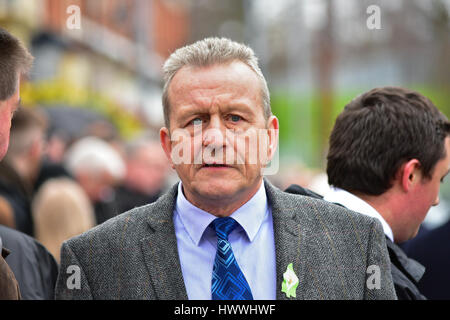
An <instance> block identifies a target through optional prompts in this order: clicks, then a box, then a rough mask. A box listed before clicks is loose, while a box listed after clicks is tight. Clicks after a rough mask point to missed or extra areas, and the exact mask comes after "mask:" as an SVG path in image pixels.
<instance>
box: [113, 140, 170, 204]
mask: <svg viewBox="0 0 450 320" xmlns="http://www.w3.org/2000/svg"><path fill="white" fill-rule="evenodd" d="M125 156H126V167H127V170H126V175H125V179H124V182H123V184H122V185H120V186H119V187H118V188H117V189H116V204H117V207H116V209H117V211H118V213H122V212H125V211H128V210H130V209H133V208H135V207H140V206H143V205H145V204H149V203H152V202H155V201H156V200H157V199H158V198H159V196H160V195H161V194H162V192H163V191H164V189H165V188H166V183H167V176H168V174H169V169H170V166H169V163H168V161H167V158H166V155H165V153H164V151H163V149H162V148H161V144H160V143H159V141H157V140H151V139H147V138H139V139H137V140H135V141H132V142H130V143H129V144H128V145H127V146H126V150H125Z"/></svg>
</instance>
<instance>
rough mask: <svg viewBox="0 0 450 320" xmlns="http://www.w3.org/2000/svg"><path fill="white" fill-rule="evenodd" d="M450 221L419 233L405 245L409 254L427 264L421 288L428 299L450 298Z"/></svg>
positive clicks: (420, 283)
mask: <svg viewBox="0 0 450 320" xmlns="http://www.w3.org/2000/svg"><path fill="white" fill-rule="evenodd" d="M449 243H450V221H448V222H447V223H445V224H444V225H442V226H440V227H438V228H436V229H432V230H429V231H427V232H424V233H422V234H419V236H417V237H416V238H414V239H412V240H409V241H408V242H407V243H406V244H407V246H405V252H406V253H407V254H408V256H410V257H412V258H414V259H416V260H417V261H419V262H420V263H421V264H423V265H424V266H425V268H426V269H427V272H425V275H424V276H423V278H422V279H421V280H420V282H419V285H418V287H419V289H420V291H421V292H423V294H424V295H426V296H427V298H428V299H437V300H444V299H445V300H449V299H450V291H449V289H448V288H449V286H450V245H449Z"/></svg>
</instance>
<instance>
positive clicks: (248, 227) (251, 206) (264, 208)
mask: <svg viewBox="0 0 450 320" xmlns="http://www.w3.org/2000/svg"><path fill="white" fill-rule="evenodd" d="M175 210H176V212H177V213H178V216H179V217H180V220H181V222H182V223H183V226H184V227H185V229H186V231H187V233H188V234H189V237H190V238H191V240H192V241H193V242H194V243H195V245H197V246H198V245H199V242H200V240H201V238H202V236H203V233H204V232H205V230H206V228H207V227H208V226H209V225H210V224H211V222H212V221H213V220H214V219H216V218H217V217H216V216H214V215H213V214H211V213H209V212H207V211H204V210H202V209H200V208H197V207H196V206H194V205H193V204H192V203H190V202H189V201H188V200H187V199H186V197H185V196H184V194H183V187H182V183H181V181H180V183H179V184H178V195H177V202H176V206H175ZM267 213H268V202H267V196H266V189H265V187H264V181H262V183H261V186H260V187H259V189H258V191H257V192H256V193H255V195H254V196H253V197H252V198H251V199H250V200H249V201H247V202H246V203H245V204H244V205H243V206H241V207H240V208H239V209H237V210H236V211H235V212H233V213H232V214H231V217H232V218H233V219H235V220H236V221H237V222H238V223H239V225H240V226H241V227H242V229H244V231H245V233H246V234H247V237H248V239H249V240H250V241H253V239H254V238H255V236H256V234H257V233H258V230H259V228H260V227H261V225H262V223H263V221H264V219H265V217H266V215H267Z"/></svg>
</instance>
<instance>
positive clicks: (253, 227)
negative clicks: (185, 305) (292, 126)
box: [173, 182, 281, 300]
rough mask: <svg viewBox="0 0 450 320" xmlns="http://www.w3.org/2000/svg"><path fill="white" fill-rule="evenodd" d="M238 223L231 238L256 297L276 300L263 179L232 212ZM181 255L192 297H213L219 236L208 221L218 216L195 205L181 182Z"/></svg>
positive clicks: (176, 214) (177, 212)
mask: <svg viewBox="0 0 450 320" xmlns="http://www.w3.org/2000/svg"><path fill="white" fill-rule="evenodd" d="M231 217H232V218H234V219H235V220H236V221H237V222H238V223H239V225H238V226H237V227H236V228H235V229H234V230H233V231H232V232H231V234H230V235H229V237H228V239H229V242H230V243H231V247H232V249H233V252H234V255H235V257H236V260H237V262H238V264H239V266H240V268H241V270H242V272H243V273H244V275H245V278H246V279H247V282H248V284H249V286H250V289H251V291H252V294H253V298H254V299H255V300H275V299H276V264H275V263H276V260H275V240H274V235H273V220H272V211H271V208H270V206H269V205H268V202H267V196H266V190H265V188H264V182H262V183H261V187H260V188H259V190H258V192H257V193H256V194H255V195H254V196H253V197H252V198H251V199H250V200H249V201H248V202H247V203H245V204H244V205H243V206H242V207H240V208H239V209H238V210H236V211H235V212H233V214H232V215H231ZM173 218H174V219H173V220H174V224H175V233H176V237H177V245H178V254H179V257H180V264H181V271H182V273H183V278H184V284H185V287H186V291H187V295H188V298H189V299H190V300H211V277H212V270H213V265H214V259H215V256H216V249H217V236H216V234H215V232H214V230H213V229H212V228H211V227H209V224H210V223H211V222H212V221H213V220H214V219H215V218H216V216H214V215H212V214H210V213H208V212H206V211H203V210H201V209H199V208H197V207H195V206H194V205H192V204H191V203H190V202H189V201H188V200H187V199H186V198H185V196H184V194H183V191H182V184H181V182H180V183H179V185H178V196H177V202H176V205H175V210H174V216H173ZM280 290H281V288H280Z"/></svg>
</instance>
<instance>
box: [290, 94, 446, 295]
mask: <svg viewBox="0 0 450 320" xmlns="http://www.w3.org/2000/svg"><path fill="white" fill-rule="evenodd" d="M449 135H450V124H449V122H448V120H447V118H446V117H445V116H444V115H443V114H442V113H441V112H439V110H438V109H437V108H436V107H435V106H434V105H433V103H432V102H431V101H430V100H429V99H427V98H426V97H424V96H422V95H421V94H419V93H417V92H414V91H411V90H407V89H403V88H394V87H386V88H377V89H373V90H371V91H369V92H366V93H364V94H362V95H360V96H358V97H356V98H355V99H354V100H352V101H351V102H350V103H349V104H348V105H347V106H346V107H345V109H344V111H343V112H342V113H341V114H340V115H339V116H338V118H337V119H336V123H335V125H334V128H333V131H332V133H331V136H330V150H329V153H328V164H327V174H328V181H329V184H330V185H331V186H332V188H331V191H329V192H328V193H327V194H325V196H324V199H325V200H327V201H329V202H333V203H336V204H339V205H341V206H344V207H346V208H348V209H351V210H353V211H356V212H360V213H362V214H364V215H367V216H371V217H374V218H376V219H378V220H379V221H380V222H381V224H382V226H383V230H384V233H385V235H386V243H387V247H388V251H389V255H390V259H391V263H392V265H391V269H392V278H393V280H394V285H395V289H396V293H397V296H398V298H399V299H405V300H416V299H425V297H424V296H423V295H422V294H421V293H420V291H419V290H418V288H417V284H418V281H419V280H420V278H421V277H422V275H423V273H424V267H423V266H422V265H420V264H419V263H418V262H416V261H414V260H412V259H409V258H408V257H407V256H406V254H405V253H404V252H403V251H402V249H401V248H400V247H399V246H398V245H396V243H402V242H404V241H406V240H409V239H411V238H413V237H414V236H415V235H416V234H417V231H418V229H419V226H420V224H421V223H422V221H423V219H424V218H425V216H426V214H427V212H428V210H429V209H430V207H431V206H433V205H437V204H438V203H439V195H438V194H439V187H440V183H441V182H442V180H443V179H444V177H445V176H446V175H447V173H448V171H449V167H450V137H449ZM287 191H288V192H292V193H297V194H304V195H308V196H312V197H317V195H314V194H311V193H309V194H307V192H308V190H305V189H303V188H301V187H299V186H291V187H289V188H288V190H287ZM319 197H320V196H319Z"/></svg>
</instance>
